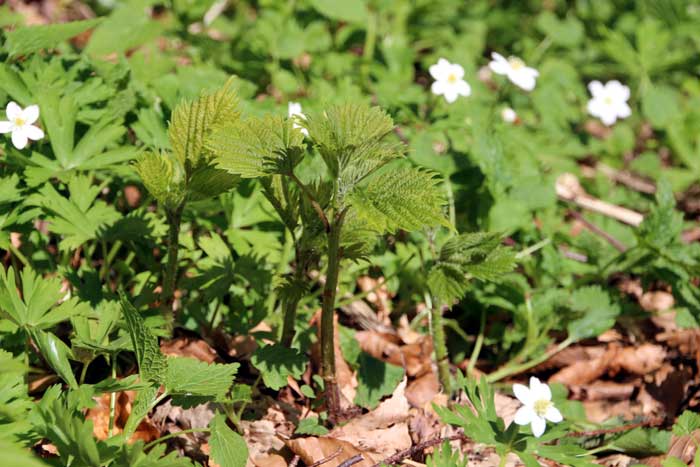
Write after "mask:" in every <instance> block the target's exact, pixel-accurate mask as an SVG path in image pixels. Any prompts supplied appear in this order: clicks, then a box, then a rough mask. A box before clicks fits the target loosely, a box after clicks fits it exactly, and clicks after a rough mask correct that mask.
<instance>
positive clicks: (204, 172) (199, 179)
mask: <svg viewBox="0 0 700 467" xmlns="http://www.w3.org/2000/svg"><path fill="white" fill-rule="evenodd" d="M239 181H240V178H239V177H236V176H234V175H231V174H230V173H228V172H226V171H225V170H221V169H217V168H216V167H214V166H211V165H208V166H204V167H200V168H199V169H197V170H195V171H194V173H193V174H192V175H191V176H190V180H189V183H188V185H187V200H188V201H201V200H204V199H209V198H213V197H215V196H218V195H220V194H221V193H225V192H227V191H229V190H231V189H232V188H234V187H235V186H236V185H238V182H239Z"/></svg>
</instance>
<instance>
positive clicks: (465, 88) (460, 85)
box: [455, 80, 472, 97]
mask: <svg viewBox="0 0 700 467" xmlns="http://www.w3.org/2000/svg"><path fill="white" fill-rule="evenodd" d="M455 88H456V89H457V93H458V94H459V95H460V96H464V97H468V96H471V94H472V87H471V86H469V83H467V82H466V81H464V80H460V81H458V82H457V84H456V85H455Z"/></svg>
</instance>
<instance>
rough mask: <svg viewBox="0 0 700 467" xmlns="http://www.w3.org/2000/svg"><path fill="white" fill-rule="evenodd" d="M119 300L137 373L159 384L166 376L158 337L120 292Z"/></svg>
mask: <svg viewBox="0 0 700 467" xmlns="http://www.w3.org/2000/svg"><path fill="white" fill-rule="evenodd" d="M120 301H121V306H122V313H123V314H124V318H125V319H126V324H127V328H128V330H129V335H130V336H131V345H132V348H133V349H134V353H135V354H136V361H137V362H138V365H139V374H140V375H141V378H142V379H143V380H144V381H149V382H152V383H159V384H160V383H161V382H162V381H163V380H164V379H165V376H166V371H167V360H166V358H165V356H164V355H163V354H162V353H161V352H160V346H159V345H158V338H157V337H156V336H154V335H153V334H152V333H151V331H150V329H148V327H146V324H145V322H144V320H143V318H142V317H141V315H140V314H139V312H138V311H137V310H136V308H134V306H133V305H132V304H131V302H130V301H129V300H128V299H127V298H126V296H125V295H123V294H122V296H121V300H120Z"/></svg>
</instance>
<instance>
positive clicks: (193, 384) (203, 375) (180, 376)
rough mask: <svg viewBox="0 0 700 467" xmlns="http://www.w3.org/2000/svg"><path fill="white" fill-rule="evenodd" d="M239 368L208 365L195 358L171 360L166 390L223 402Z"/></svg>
mask: <svg viewBox="0 0 700 467" xmlns="http://www.w3.org/2000/svg"><path fill="white" fill-rule="evenodd" d="M238 366H239V365H238V363H231V364H228V365H222V364H219V363H211V364H207V363H205V362H202V361H199V360H196V359H194V358H185V357H182V358H169V359H168V368H167V371H166V374H165V390H166V391H168V393H170V394H173V395H184V396H190V395H192V396H203V397H211V398H213V399H214V400H218V401H223V400H224V399H225V397H226V394H227V393H228V391H229V389H230V388H231V384H232V383H233V379H234V377H235V375H236V373H237V372H238Z"/></svg>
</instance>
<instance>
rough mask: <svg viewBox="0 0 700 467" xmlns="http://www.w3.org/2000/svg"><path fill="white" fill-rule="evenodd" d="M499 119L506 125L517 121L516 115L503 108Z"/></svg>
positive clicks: (511, 110) (512, 111) (508, 108)
mask: <svg viewBox="0 0 700 467" xmlns="http://www.w3.org/2000/svg"><path fill="white" fill-rule="evenodd" d="M501 118H502V119H503V121H504V122H506V123H513V122H515V121H516V120H517V119H518V114H516V113H515V110H513V109H511V108H510V107H504V108H503V110H501Z"/></svg>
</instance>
